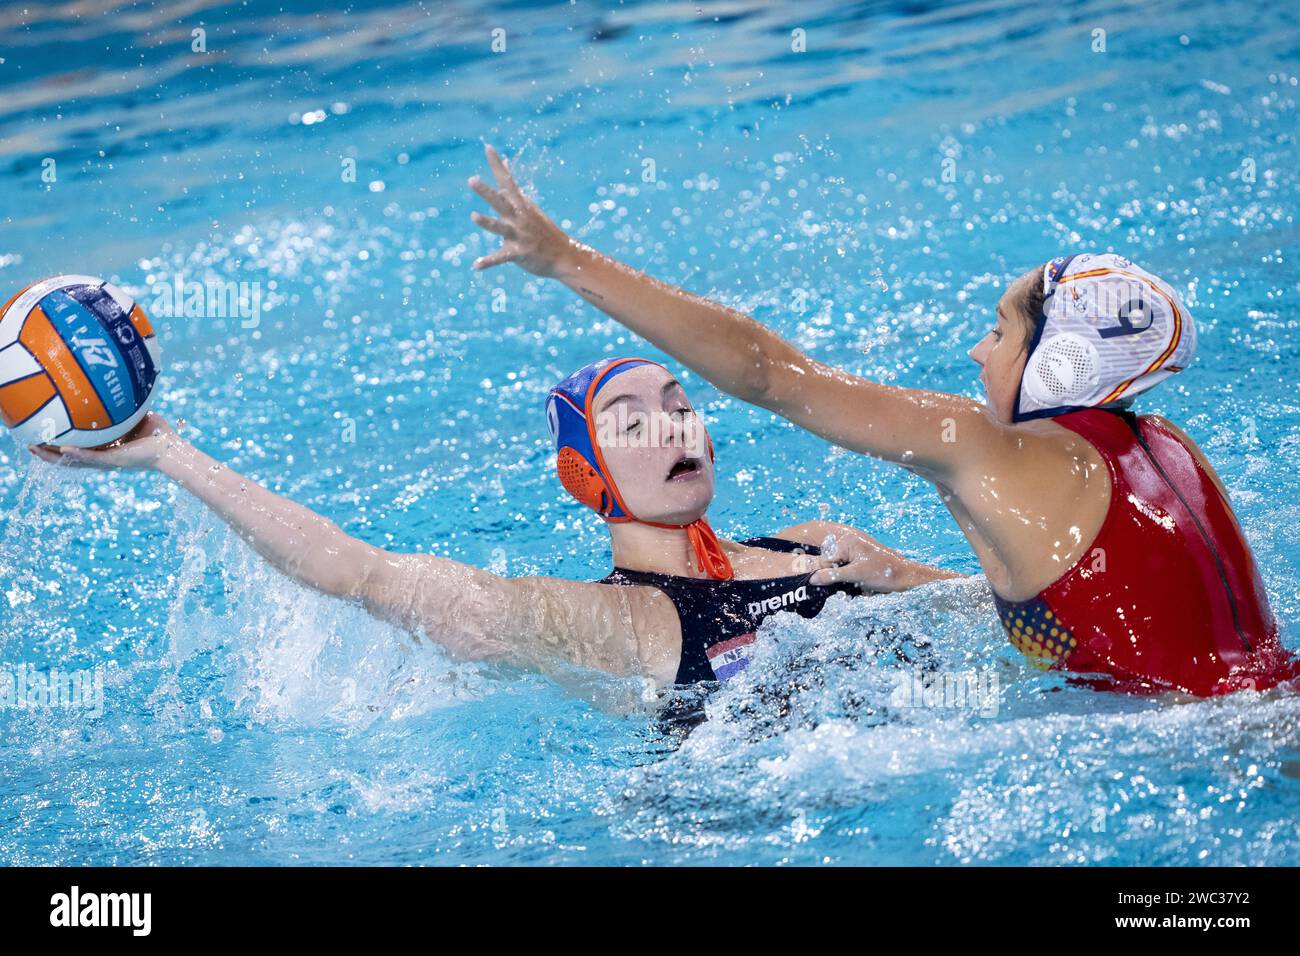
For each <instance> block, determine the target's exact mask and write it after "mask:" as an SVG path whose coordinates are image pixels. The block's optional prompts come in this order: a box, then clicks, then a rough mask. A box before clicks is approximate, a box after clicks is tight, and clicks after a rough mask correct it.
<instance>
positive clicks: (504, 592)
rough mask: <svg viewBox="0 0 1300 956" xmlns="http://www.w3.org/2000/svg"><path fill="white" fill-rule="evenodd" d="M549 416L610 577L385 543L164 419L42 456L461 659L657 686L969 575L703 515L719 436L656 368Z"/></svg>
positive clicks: (562, 398)
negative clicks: (297, 499) (724, 532)
mask: <svg viewBox="0 0 1300 956" xmlns="http://www.w3.org/2000/svg"><path fill="white" fill-rule="evenodd" d="M546 411H547V423H548V425H549V428H550V432H551V436H552V438H553V439H554V442H555V447H556V459H555V460H556V467H557V470H558V472H559V477H560V480H561V482H562V483H563V485H564V487H565V488H566V489H567V490H568V491H569V492H570V493H571V494H572V495H573V496H574V497H576V498H577V499H578V500H579V501H581V502H582V503H583V504H585V505H587V506H588V507H590V508H592V509H594V510H595V511H597V512H598V513H599V514H600V515H601V516H602V517H603V518H604V519H605V521H606V522H607V523H608V527H609V531H610V537H611V540H612V546H613V559H614V566H615V570H614V571H613V573H611V574H610V575H609V576H608V577H607V578H605V579H604V580H603V581H599V582H584V581H565V580H560V579H558V578H544V577H526V578H504V577H500V576H498V575H495V574H492V573H490V572H488V571H484V570H481V569H479V568H475V567H471V566H469V565H466V564H461V563H459V562H457V561H451V560H448V559H446V558H439V557H435V556H433V555H425V554H393V553H390V552H388V551H384V550H382V549H380V548H376V547H373V546H372V545H369V544H366V543H365V542H364V541H360V540H358V539H356V538H353V537H351V536H350V535H348V534H346V533H344V532H343V531H342V530H341V529H340V528H339V527H338V526H337V525H335V524H334V523H333V522H331V521H329V520H328V519H326V518H323V517H321V516H320V515H318V514H315V513H314V512H312V511H310V510H308V509H307V508H305V507H303V506H302V505H298V504H295V503H294V502H292V501H289V500H287V499H285V498H282V497H280V496H278V495H275V494H272V493H271V492H270V491H268V490H267V489H265V488H263V487H261V486H260V485H258V484H257V483H255V482H253V481H250V480H249V479H247V478H244V477H242V476H240V475H238V474H236V473H234V472H232V471H231V470H230V469H228V468H225V467H222V466H221V465H219V464H218V463H217V462H216V461H214V460H213V459H212V458H210V457H208V456H207V455H205V454H204V453H203V452H201V451H199V450H198V449H196V448H194V447H193V446H192V445H191V444H190V443H189V442H187V441H186V440H185V439H184V438H182V437H180V436H179V435H177V434H176V433H175V432H174V431H173V430H172V429H171V428H170V427H168V425H167V423H166V422H165V421H164V420H163V419H162V418H161V417H160V416H158V415H156V414H150V415H149V416H148V417H147V418H145V419H144V421H142V422H141V424H140V426H139V427H138V428H137V429H136V430H135V431H134V432H133V433H132V434H131V435H128V436H127V437H126V438H124V439H123V440H122V441H121V442H120V443H118V444H117V445H114V446H111V447H109V448H106V449H98V450H85V449H80V448H71V447H62V448H48V447H44V446H32V452H33V453H34V454H36V455H38V456H39V457H40V458H42V459H44V460H46V461H50V462H63V463H67V464H73V465H84V466H93V467H98V468H122V469H153V470H155V471H159V472H161V473H162V474H164V475H166V476H168V477H169V478H171V479H172V480H174V481H176V482H177V483H178V484H180V485H181V486H182V487H184V488H185V489H187V490H188V491H189V492H191V493H192V494H193V495H195V496H196V497H197V498H199V499H200V500H201V501H203V502H204V503H205V504H206V505H208V507H210V508H211V509H212V510H213V511H214V512H216V514H217V515H218V516H220V517H221V518H222V519H223V520H224V521H225V522H226V523H227V524H229V525H230V526H231V527H232V528H234V529H235V531H237V532H238V533H239V535H240V536H241V537H243V538H244V540H245V541H247V542H248V543H249V544H250V545H252V547H253V548H254V549H255V550H256V551H257V552H258V553H259V554H261V555H262V556H263V557H265V558H266V559H267V560H268V561H270V562H271V564H273V565H274V566H275V567H277V568H278V569H280V570H281V571H282V572H284V573H285V574H287V575H289V576H290V577H292V578H294V579H296V580H297V581H299V582H301V583H303V584H306V585H308V586H309V587H312V588H315V589H316V590H318V591H321V592H323V593H325V594H329V595H333V596H335V597H340V598H344V599H347V600H354V601H358V602H360V603H361V604H362V605H363V606H365V607H366V608H367V609H368V610H369V611H370V612H371V613H372V614H374V615H375V616H376V617H379V618H382V619H385V620H389V621H393V622H395V623H397V624H398V625H400V626H402V627H403V628H406V629H408V630H411V631H414V632H423V633H424V634H425V635H426V636H428V637H429V638H430V639H432V640H434V641H436V642H437V643H439V644H441V645H443V646H445V647H446V648H447V649H448V650H450V651H451V652H452V653H453V654H455V655H457V656H459V657H462V658H468V659H476V660H500V661H505V662H510V663H514V664H520V665H524V666H529V667H534V668H538V669H542V670H545V669H549V668H550V667H551V666H553V665H554V664H556V663H558V662H569V663H573V664H577V665H580V666H584V667H589V668H594V669H598V670H603V671H608V672H611V673H613V674H616V675H643V676H645V677H649V678H651V679H652V680H654V681H655V682H657V683H659V684H671V683H684V684H685V683H697V682H705V681H716V680H725V679H727V678H728V677H730V676H732V675H734V674H736V673H737V672H739V671H740V670H742V669H744V667H745V666H746V665H747V663H748V656H747V655H748V654H749V652H750V651H751V650H752V648H751V646H750V645H752V644H753V642H754V641H755V639H756V638H755V631H756V630H757V628H758V626H759V625H760V624H761V623H762V621H763V620H765V619H766V618H768V617H770V616H771V615H773V614H776V613H779V612H783V611H791V612H795V613H798V614H800V615H802V616H804V617H811V616H813V615H815V614H817V613H818V612H819V611H820V610H821V608H822V606H823V605H824V604H825V603H826V601H827V599H828V598H830V597H831V596H832V595H833V594H836V593H846V594H851V595H857V594H860V593H862V591H863V590H870V591H896V590H903V589H906V588H910V587H913V586H915V585H917V584H921V583H924V582H926V581H931V580H935V579H937V578H944V577H955V576H956V575H953V574H951V573H950V572H946V571H942V570H939V569H937V568H932V567H928V566H926V565H923V564H919V563H917V562H915V561H911V560H909V559H907V558H906V557H904V556H903V555H901V554H899V553H898V552H896V551H893V550H892V549H890V548H887V547H885V546H883V545H881V544H880V543H878V542H877V541H875V540H874V539H873V538H871V537H870V536H869V535H867V534H865V533H863V532H861V531H858V530H856V529H854V528H849V527H846V526H843V525H838V524H833V523H829V522H824V521H810V522H807V523H806V524H800V525H796V526H794V527H791V528H786V529H784V530H782V531H779V532H777V533H776V535H775V536H774V537H770V538H756V539H751V540H748V541H739V542H737V541H729V540H726V539H722V538H718V537H717V536H716V535H715V534H714V533H713V531H712V529H711V528H710V527H709V524H708V522H707V520H706V519H705V513H706V511H707V509H708V507H709V504H710V502H711V501H712V500H713V492H714V470H713V447H712V443H711V442H710V441H709V438H708V435H707V433H706V431H705V430H704V426H703V424H702V423H701V422H700V421H699V419H698V418H697V417H696V415H695V412H694V410H693V409H692V407H691V405H690V402H689V401H688V400H687V397H686V393H685V391H684V390H683V389H682V386H681V385H680V384H679V383H678V382H677V380H676V379H675V378H674V377H673V376H672V375H671V374H670V373H669V372H668V370H667V369H666V368H664V367H663V366H662V365H659V364H658V363H656V362H650V361H645V360H642V359H630V358H629V359H607V360H604V361H601V362H597V363H595V364H592V365H588V366H586V367H585V368H583V369H580V370H579V371H577V372H575V373H574V374H573V375H570V376H569V377H568V378H566V379H565V380H564V381H562V382H560V383H559V384H558V385H557V386H556V387H555V388H554V389H552V390H551V393H550V396H549V398H548V400H547V406H546ZM827 542H832V544H831V546H830V547H829V548H828V549H827V553H823V549H822V546H823V545H824V544H826V543H827ZM828 575H831V576H832V577H828ZM451 595H454V598H453V597H449V596H451Z"/></svg>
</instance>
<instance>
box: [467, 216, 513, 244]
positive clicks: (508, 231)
mask: <svg viewBox="0 0 1300 956" xmlns="http://www.w3.org/2000/svg"><path fill="white" fill-rule="evenodd" d="M469 218H470V219H471V220H473V222H474V224H475V225H476V226H479V227H481V228H483V229H486V230H487V231H488V232H492V233H496V234H497V235H498V236H501V237H502V238H503V239H513V238H514V235H515V231H514V230H513V229H512V228H510V227H509V226H508V225H506V224H505V223H504V222H502V221H501V220H500V219H493V218H492V217H491V216H485V215H483V214H482V213H481V212H472V213H470V214H469Z"/></svg>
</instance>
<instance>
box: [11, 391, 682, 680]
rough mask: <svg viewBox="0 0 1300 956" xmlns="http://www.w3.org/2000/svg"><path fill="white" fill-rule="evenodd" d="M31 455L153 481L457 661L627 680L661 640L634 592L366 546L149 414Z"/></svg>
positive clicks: (295, 573) (314, 581)
mask: <svg viewBox="0 0 1300 956" xmlns="http://www.w3.org/2000/svg"><path fill="white" fill-rule="evenodd" d="M32 452H33V453H34V454H36V455H37V456H38V457H39V458H41V459H43V460H45V461H48V462H52V463H61V464H67V465H76V466H82V467H96V468H107V469H152V470H155V471H158V472H161V473H162V474H164V475H166V476H168V477H169V478H171V479H172V480H173V481H175V482H176V483H177V484H179V485H180V486H181V487H183V488H185V489H186V490H187V491H189V492H190V493H191V494H193V495H194V496H195V497H197V498H198V499H199V500H201V501H202V502H203V503H204V504H206V505H207V506H208V507H210V508H211V509H212V510H213V511H214V512H215V513H216V514H217V515H218V516H219V517H220V518H221V519H222V520H223V521H225V522H226V524H228V525H229V526H230V527H231V528H233V529H234V530H235V531H236V532H237V533H238V534H239V536H240V537H242V538H243V539H244V540H245V541H246V542H248V544H249V545H251V546H252V548H253V549H254V550H255V551H257V553H258V554H260V555H261V556H262V557H264V558H265V559H266V560H267V561H268V562H270V563H271V564H272V565H274V566H275V567H276V568H278V569H279V570H280V571H282V572H283V573H285V574H287V575H288V576H290V577H292V578H294V579H295V580H297V581H299V582H300V583H302V584H305V585H307V586H308V587H311V588H314V589H315V590H317V591H320V592H322V593H324V594H328V595H332V596H334V597H339V598H344V599H347V600H352V601H357V602H359V603H360V604H362V605H363V606H364V607H365V608H366V609H367V610H368V611H370V612H371V613H372V614H374V615H375V616H376V617H379V618H381V619H384V620H389V621H392V622H394V623H396V624H398V625H399V626H401V627H404V628H406V629H407V630H410V631H423V632H424V633H425V634H426V635H427V636H428V637H429V638H430V639H431V640H435V641H437V642H438V643H439V644H442V645H443V646H445V647H446V648H447V649H448V650H450V651H451V652H452V653H453V654H455V655H457V656H459V657H463V658H467V659H472V660H500V661H504V662H507V663H512V664H518V665H521V666H525V667H530V668H535V669H538V670H550V669H553V668H554V667H555V666H556V665H557V664H559V663H561V662H569V663H573V664H578V665H580V666H583V667H591V668H594V669H598V670H604V671H608V672H611V673H614V674H619V675H629V674H636V673H642V672H644V671H645V670H646V666H645V665H646V664H647V663H648V662H652V661H653V659H654V657H655V654H656V652H657V651H659V650H660V649H661V647H662V646H663V645H665V644H666V643H667V641H668V637H667V632H663V633H661V631H662V630H663V627H662V625H663V621H664V620H665V619H664V616H663V615H662V614H656V613H654V612H655V606H654V605H653V602H647V601H642V600H639V599H638V597H637V595H636V594H635V593H634V592H636V591H639V590H641V589H635V588H612V587H606V586H602V585H599V584H593V583H589V582H582V581H564V580H561V579H556V578H536V577H534V578H503V577H500V576H498V575H495V574H492V573H490V572H488V571H484V570H481V569H479V568H475V567H471V566H470V565H466V564H461V563H460V562H458V561H452V560H449V559H446V558H439V557H435V556H433V555H427V554H395V553H393V552H389V551H385V550H383V549H381V548H376V547H373V546H372V545H369V544H367V543H366V542H364V541H361V540H359V539H357V538H354V537H352V536H351V535H348V534H346V533H345V532H344V531H343V530H342V529H341V528H339V526H338V525H336V524H335V523H334V522H332V521H330V520H329V519H327V518H325V517H323V516H321V515H318V514H316V513H315V512H313V511H311V510H310V509H309V508H306V507H303V506H302V505H300V504H297V503H295V502H293V501H290V500H289V499H287V498H282V497H280V496H279V495H276V494H274V493H273V492H271V491H269V490H267V489H266V488H263V487H262V486H261V485H259V484H257V482H255V481H252V480H251V479H248V478H245V477H242V476H241V475H239V474H237V473H235V472H234V471H231V470H230V469H229V468H227V467H225V466H223V465H222V464H220V463H219V462H217V461H215V460H214V459H213V458H211V457H209V456H208V455H206V454H204V453H203V452H201V451H199V450H198V449H197V448H195V447H194V446H193V445H191V444H190V443H189V442H187V441H185V439H183V438H181V437H180V436H178V435H177V434H176V433H175V432H174V431H172V429H171V428H170V427H169V426H168V425H167V423H166V422H165V421H164V420H163V419H162V418H161V417H160V416H158V415H155V414H152V413H151V414H150V415H148V416H147V417H146V418H145V419H144V421H143V422H142V423H141V425H140V427H139V428H137V429H136V430H135V431H134V432H133V433H132V434H131V435H129V436H127V438H125V439H123V440H122V442H120V443H118V444H116V445H113V446H110V447H109V448H107V449H99V450H86V449H80V448H47V447H43V446H34V447H33V448H32Z"/></svg>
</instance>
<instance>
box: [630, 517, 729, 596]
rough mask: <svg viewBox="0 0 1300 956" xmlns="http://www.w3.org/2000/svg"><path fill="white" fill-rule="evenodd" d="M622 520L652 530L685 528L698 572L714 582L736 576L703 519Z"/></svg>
mask: <svg viewBox="0 0 1300 956" xmlns="http://www.w3.org/2000/svg"><path fill="white" fill-rule="evenodd" d="M607 520H608V519H607ZM624 520H631V521H636V522H638V523H639V524H648V525H649V526H650V527H652V528H668V529H669V530H671V531H681V530H682V529H683V528H685V529H686V539H687V540H688V541H690V543H691V551H692V552H694V554H695V566H696V568H697V569H698V570H700V571H701V572H703V573H704V574H707V575H708V576H709V577H711V578H713V579H714V580H715V581H730V580H731V579H732V578H734V577H735V576H736V571H735V569H734V568H733V567H732V566H731V559H730V558H728V557H727V552H725V551H723V550H722V542H720V541H719V540H718V536H717V535H716V534H714V533H713V529H712V528H711V527H709V523H708V522H707V521H705V520H704V519H703V518H696V519H695V520H694V521H692V522H691V523H690V524H662V523H660V522H658V521H643V520H642V519H641V518H636V517H633V516H632V515H629V516H628V517H627V518H626V519H624Z"/></svg>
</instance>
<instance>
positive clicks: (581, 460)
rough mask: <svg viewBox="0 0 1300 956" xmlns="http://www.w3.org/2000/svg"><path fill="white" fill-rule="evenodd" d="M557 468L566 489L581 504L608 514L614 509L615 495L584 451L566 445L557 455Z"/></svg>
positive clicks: (561, 482)
mask: <svg viewBox="0 0 1300 956" xmlns="http://www.w3.org/2000/svg"><path fill="white" fill-rule="evenodd" d="M555 470H556V472H557V473H558V474H559V476H560V484H561V485H563V486H564V490H565V491H567V492H568V493H569V494H571V495H573V497H575V498H577V499H578V501H579V502H580V503H581V504H584V505H586V506H587V507H588V508H590V509H592V510H593V511H595V512H597V513H599V514H602V515H606V516H608V515H609V513H610V512H611V511H613V510H614V509H613V504H614V497H613V495H611V494H610V493H609V488H608V486H606V484H605V480H604V479H603V478H601V477H600V473H599V472H597V471H596V469H595V468H594V467H592V464H591V462H589V461H587V459H586V458H585V457H583V455H582V452H580V451H577V450H576V449H574V448H570V447H569V446H568V445H565V446H564V447H563V448H561V449H560V451H559V453H558V454H557V455H556V456H555Z"/></svg>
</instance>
